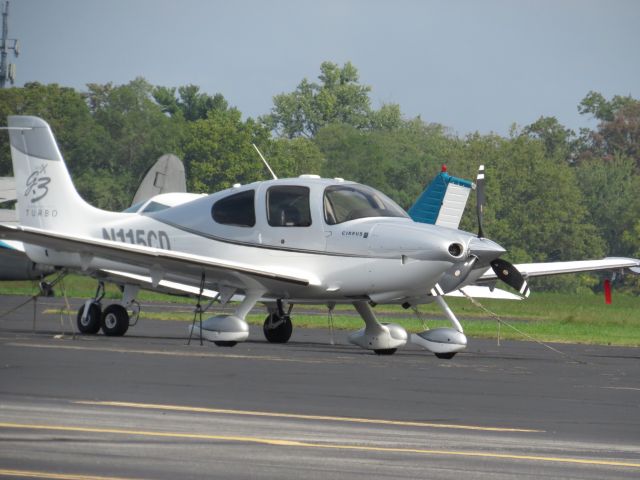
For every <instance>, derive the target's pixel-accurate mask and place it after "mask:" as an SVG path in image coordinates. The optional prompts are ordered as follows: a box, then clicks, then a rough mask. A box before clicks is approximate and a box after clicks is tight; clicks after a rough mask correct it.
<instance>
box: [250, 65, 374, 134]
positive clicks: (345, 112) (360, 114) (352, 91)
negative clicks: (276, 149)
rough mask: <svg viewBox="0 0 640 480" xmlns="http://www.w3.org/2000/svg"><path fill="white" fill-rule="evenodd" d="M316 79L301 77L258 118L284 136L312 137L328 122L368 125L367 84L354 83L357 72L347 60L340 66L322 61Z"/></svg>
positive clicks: (357, 125)
mask: <svg viewBox="0 0 640 480" xmlns="http://www.w3.org/2000/svg"><path fill="white" fill-rule="evenodd" d="M318 79H319V80H320V83H311V82H309V81H308V80H307V79H304V80H302V82H300V84H299V85H298V87H297V88H296V90H295V91H294V92H292V93H287V94H285V93H283V94H280V95H276V96H275V97H274V98H273V104H274V106H273V108H272V110H271V113H270V114H269V115H266V116H264V117H262V121H263V122H264V123H265V124H266V125H267V126H268V127H269V128H270V129H271V130H274V131H276V132H277V133H278V135H280V136H283V137H287V138H295V137H300V136H303V137H309V138H311V137H314V136H315V135H316V133H317V132H318V130H319V129H320V128H322V127H323V126H325V125H328V124H331V123H345V124H348V125H352V126H354V127H356V128H365V127H368V126H369V124H370V120H369V114H370V112H371V108H370V100H369V92H370V91H371V87H369V86H365V85H360V84H359V83H358V71H357V69H356V68H355V67H354V66H353V65H352V64H351V63H350V62H347V63H345V64H344V65H343V66H342V68H340V67H339V66H338V65H336V64H335V63H331V62H323V63H322V65H321V66H320V75H319V77H318Z"/></svg>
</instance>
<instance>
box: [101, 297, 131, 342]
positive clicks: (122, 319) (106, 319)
mask: <svg viewBox="0 0 640 480" xmlns="http://www.w3.org/2000/svg"><path fill="white" fill-rule="evenodd" d="M100 327H101V328H102V333H104V334H105V335H107V336H109V337H121V336H122V335H124V334H125V333H127V330H128V329H129V312H127V309H126V308H124V307H123V306H122V305H118V304H117V303H114V304H113V305H109V306H108V307H107V308H105V309H104V311H103V312H102V321H101V322H100Z"/></svg>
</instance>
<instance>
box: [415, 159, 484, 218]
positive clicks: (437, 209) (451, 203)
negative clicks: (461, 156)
mask: <svg viewBox="0 0 640 480" xmlns="http://www.w3.org/2000/svg"><path fill="white" fill-rule="evenodd" d="M472 186H473V183H472V182H470V181H469V180H464V179H462V178H456V177H452V176H451V175H449V174H447V172H446V170H445V167H444V166H443V170H442V172H440V173H439V174H438V175H436V176H435V178H434V179H433V180H432V181H431V183H430V184H429V185H428V186H427V188H426V189H425V190H424V192H422V195H420V197H418V199H417V200H416V203H414V204H413V205H412V206H411V208H410V209H409V211H408V213H409V216H410V217H411V218H412V219H413V220H414V221H416V222H420V223H430V224H432V225H441V226H443V227H449V228H456V229H457V228H458V225H460V219H461V218H462V214H463V212H464V208H465V206H466V205H467V199H468V198H469V192H470V191H471V188H472Z"/></svg>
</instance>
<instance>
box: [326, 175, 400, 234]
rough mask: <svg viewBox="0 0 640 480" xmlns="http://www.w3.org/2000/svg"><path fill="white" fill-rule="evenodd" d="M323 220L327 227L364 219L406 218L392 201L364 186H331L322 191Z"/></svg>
mask: <svg viewBox="0 0 640 480" xmlns="http://www.w3.org/2000/svg"><path fill="white" fill-rule="evenodd" d="M323 205H324V220H325V222H327V224H328V225H336V224H338V223H343V222H348V221H349V220H355V219H356V218H366V217H405V218H406V217H407V214H406V212H405V211H404V210H402V208H400V207H399V206H398V205H397V204H396V203H395V202H394V201H393V200H391V199H390V198H388V197H386V196H385V195H383V194H382V193H380V192H378V191H376V190H374V189H373V188H369V187H365V186H364V185H333V186H330V187H327V188H326V189H325V191H324V201H323Z"/></svg>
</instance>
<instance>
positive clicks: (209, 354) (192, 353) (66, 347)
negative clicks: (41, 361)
mask: <svg viewBox="0 0 640 480" xmlns="http://www.w3.org/2000/svg"><path fill="white" fill-rule="evenodd" d="M195 340H197V337H196V338H195ZM5 345H7V346H9V347H22V348H51V349H62V350H81V351H94V352H111V353H137V354H142V355H163V356H167V357H198V358H201V357H211V358H230V359H243V360H247V359H250V360H267V361H272V362H290V363H323V364H326V363H330V361H327V360H313V359H297V358H285V357H273V356H269V355H239V354H233V353H213V352H211V351H204V352H202V351H201V352H196V351H190V352H181V351H166V350H151V349H144V350H143V349H134V348H114V347H95V346H91V347H89V346H82V345H64V344H61V343H56V344H44V343H23V342H8V343H5Z"/></svg>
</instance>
